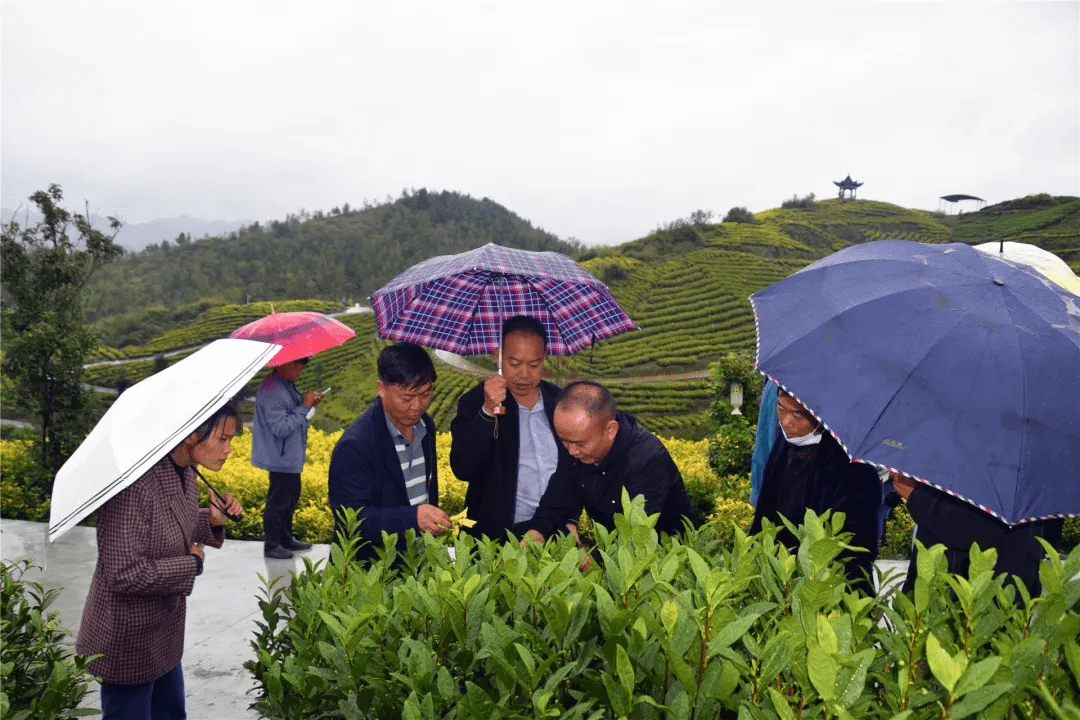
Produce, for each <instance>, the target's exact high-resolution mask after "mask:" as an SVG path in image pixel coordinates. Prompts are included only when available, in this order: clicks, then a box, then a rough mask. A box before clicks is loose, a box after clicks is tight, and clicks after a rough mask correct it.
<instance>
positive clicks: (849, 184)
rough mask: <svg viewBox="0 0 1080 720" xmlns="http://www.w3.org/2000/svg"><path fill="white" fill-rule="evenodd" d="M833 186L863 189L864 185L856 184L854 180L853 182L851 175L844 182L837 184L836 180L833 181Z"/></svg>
mask: <svg viewBox="0 0 1080 720" xmlns="http://www.w3.org/2000/svg"><path fill="white" fill-rule="evenodd" d="M833 185H836V186H838V187H842V188H857V187H861V186H862V183H861V182H855V181H854V180H852V179H851V175H850V174H849V175H848V176H847V177H846V178H844V179H843V180H841V181H839V182H837V181H836V180H833Z"/></svg>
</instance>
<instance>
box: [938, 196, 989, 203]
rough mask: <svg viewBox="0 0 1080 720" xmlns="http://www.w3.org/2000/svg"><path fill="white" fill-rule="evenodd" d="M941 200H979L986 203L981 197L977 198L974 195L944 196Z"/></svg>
mask: <svg viewBox="0 0 1080 720" xmlns="http://www.w3.org/2000/svg"><path fill="white" fill-rule="evenodd" d="M941 199H942V200H944V201H945V202H957V201H958V200H978V201H979V202H986V201H985V200H983V199H982V198H981V197H975V196H974V195H942V196H941Z"/></svg>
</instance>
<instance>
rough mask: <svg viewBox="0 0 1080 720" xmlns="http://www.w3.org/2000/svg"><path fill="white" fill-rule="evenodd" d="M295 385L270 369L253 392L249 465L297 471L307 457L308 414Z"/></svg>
mask: <svg viewBox="0 0 1080 720" xmlns="http://www.w3.org/2000/svg"><path fill="white" fill-rule="evenodd" d="M310 409H311V408H309V407H308V406H306V405H304V403H303V396H301V395H300V391H299V390H297V389H296V384H295V383H293V382H290V381H289V380H286V379H285V378H283V377H281V376H280V375H278V374H277V373H276V372H272V373H270V374H269V375H267V376H266V379H265V380H263V383H262V385H260V386H259V392H258V393H256V394H255V423H254V426H253V427H252V430H251V464H252V465H254V466H255V467H257V468H262V469H263V470H269V471H270V472H282V473H299V472H302V471H303V469H304V461H305V460H307V430H308V421H307V414H308V410H310Z"/></svg>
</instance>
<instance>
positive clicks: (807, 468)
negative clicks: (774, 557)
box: [750, 388, 882, 595]
mask: <svg viewBox="0 0 1080 720" xmlns="http://www.w3.org/2000/svg"><path fill="white" fill-rule="evenodd" d="M776 415H777V420H778V424H779V429H778V430H777V437H776V443H775V444H774V445H773V448H772V451H771V452H770V453H769V460H768V462H766V464H765V472H764V474H763V477H762V481H761V494H760V495H759V497H758V504H757V507H756V509H755V511H754V521H753V523H751V525H750V532H751V533H756V532H759V531H760V530H761V522H762V520H765V519H767V520H770V521H771V522H773V523H774V524H776V525H782V524H783V521H782V520H781V519H780V518H781V516H783V517H786V518H787V519H788V520H790V521H791V522H792V523H793V524H794V525H801V524H802V521H803V517H804V516H805V515H806V510H807V509H808V508H809V509H811V510H813V511H814V512H816V513H818V514H821V513H823V512H825V511H826V510H831V511H832V512H834V513H836V512H842V513H844V514H845V516H846V519H845V521H844V531H845V532H850V533H852V534H853V535H854V537H853V538H852V541H851V544H852V545H855V546H857V547H862V548H866V550H865V551H858V552H851V551H844V552H843V553H841V555H840V559H841V560H842V561H843V562H844V569H845V573H846V574H847V577H848V580H849V581H851V583H852V585H853V586H855V587H858V588H859V589H861V590H862V591H863V592H865V593H866V594H868V595H873V594H874V581H873V571H874V561H875V560H877V556H878V521H877V517H878V509H879V508H880V507H881V497H882V490H881V479H880V478H879V477H878V473H877V470H875V469H874V468H873V466H871V465H867V464H865V463H857V462H852V461H851V458H849V457H848V455H847V453H846V452H844V449H843V448H842V447H840V443H838V442H837V441H836V440H835V439H833V437H832V435H830V434H829V433H827V432H825V429H824V427H823V426H822V424H821V422H820V421H819V420H818V419H817V418H815V417H814V416H813V414H811V413H810V411H809V410H807V409H806V408H805V407H804V406H803V405H802V404H801V403H800V402H799V401H798V400H797V399H795V397H794V396H792V395H789V394H788V393H787V392H785V391H784V390H783V388H781V389H780V392H779V396H778V398H777V405H776ZM778 539H779V540H780V541H781V542H783V543H784V544H785V545H787V546H788V547H789V548H792V549H794V547H795V545H796V542H795V538H794V537H793V536H792V535H791V533H790V532H789V531H788V530H787V529H786V528H784V529H783V530H781V531H780V534H779V536H778Z"/></svg>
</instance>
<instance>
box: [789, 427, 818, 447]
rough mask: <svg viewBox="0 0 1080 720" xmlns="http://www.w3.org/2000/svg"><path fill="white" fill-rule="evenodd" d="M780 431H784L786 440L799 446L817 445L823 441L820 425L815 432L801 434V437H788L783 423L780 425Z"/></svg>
mask: <svg viewBox="0 0 1080 720" xmlns="http://www.w3.org/2000/svg"><path fill="white" fill-rule="evenodd" d="M780 432H782V433H783V434H784V439H785V440H787V441H788V442H789V443H791V444H792V445H796V446H798V447H806V446H807V445H817V444H818V443H819V442H821V428H820V427H818V429H817V430H814V431H813V432H811V433H810V434H809V435H800V436H799V437H788V434H787V432H786V431H785V430H784V426H783V425H781V426H780Z"/></svg>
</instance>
